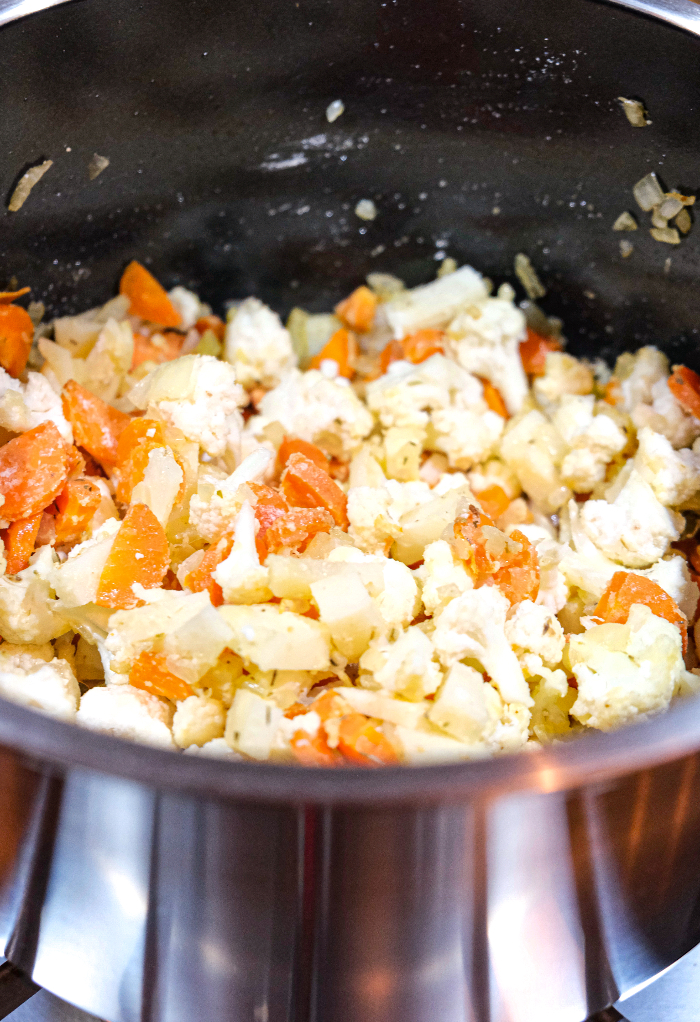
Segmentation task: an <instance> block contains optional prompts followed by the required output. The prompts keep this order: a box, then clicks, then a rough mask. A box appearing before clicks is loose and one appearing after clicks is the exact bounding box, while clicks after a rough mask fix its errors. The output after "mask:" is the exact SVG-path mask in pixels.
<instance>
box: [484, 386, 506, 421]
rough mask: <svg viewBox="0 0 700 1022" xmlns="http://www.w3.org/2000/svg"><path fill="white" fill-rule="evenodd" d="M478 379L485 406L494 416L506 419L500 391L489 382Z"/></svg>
mask: <svg viewBox="0 0 700 1022" xmlns="http://www.w3.org/2000/svg"><path fill="white" fill-rule="evenodd" d="M479 379H480V380H481V385H482V387H483V388H484V401H485V402H486V404H487V405H488V406H489V408H490V409H491V411H492V412H495V413H496V415H500V416H501V418H503V419H507V418H508V409H507V408H506V403H505V401H504V400H503V398H502V397H501V392H500V390H497V389H496V388H495V387H494V385H493V384H492V383H490V382H489V380H485V379H483V378H482V377H481V376H480V377H479Z"/></svg>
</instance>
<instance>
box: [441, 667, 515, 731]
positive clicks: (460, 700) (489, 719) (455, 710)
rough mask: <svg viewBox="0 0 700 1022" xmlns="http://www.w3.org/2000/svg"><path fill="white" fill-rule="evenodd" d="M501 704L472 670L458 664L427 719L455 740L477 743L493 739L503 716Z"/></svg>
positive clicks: (493, 692) (491, 687) (450, 673)
mask: <svg viewBox="0 0 700 1022" xmlns="http://www.w3.org/2000/svg"><path fill="white" fill-rule="evenodd" d="M500 710H501V700H500V697H499V695H498V693H497V692H496V690H495V689H494V688H493V686H491V685H489V684H488V682H485V681H484V679H483V677H482V675H481V674H479V672H478V671H475V670H474V668H473V667H467V666H465V665H464V664H461V663H456V664H453V666H452V667H451V668H450V671H449V674H448V675H447V678H446V679H445V683H444V685H443V686H442V688H441V689H440V691H439V693H438V695H437V696H436V698H435V701H434V703H433V705H432V707H431V709H430V710H429V711H428V718H429V720H431V721H432V722H433V724H437V726H438V727H441V728H442V729H443V730H444V731H447V733H448V734H450V735H452V736H453V738H458V739H459V740H460V741H462V742H478V741H483V739H485V738H488V737H490V735H491V734H492V733H493V730H494V725H495V723H496V721H497V720H498V718H499V716H500Z"/></svg>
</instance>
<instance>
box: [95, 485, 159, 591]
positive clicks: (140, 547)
mask: <svg viewBox="0 0 700 1022" xmlns="http://www.w3.org/2000/svg"><path fill="white" fill-rule="evenodd" d="M169 565H170V551H169V549H168V540H167V538H166V536H165V531H164V529H163V526H162V525H161V524H160V522H159V521H158V519H157V518H156V516H155V515H154V514H153V512H152V511H151V509H150V508H149V507H147V506H146V505H145V504H132V505H131V507H130V508H129V510H128V511H127V513H126V515H125V517H124V520H123V521H122V524H121V526H120V528H119V532H118V533H117V534H116V536H115V537H114V543H113V544H112V549H111V550H110V553H109V557H108V558H107V561H106V563H105V566H104V568H103V569H102V574H101V575H100V581H99V583H98V586H97V597H96V599H95V603H97V604H99V605H100V606H101V607H114V608H115V610H129V609H130V608H132V607H135V606H137V604H138V602H139V601H138V598H137V597H136V596H135V595H134V591H133V589H132V586H133V584H134V583H135V582H139V583H140V584H141V585H142V586H143V587H144V589H155V588H157V587H158V586H159V585H160V584H161V582H162V581H163V578H164V577H165V573H166V571H167V570H168V567H169Z"/></svg>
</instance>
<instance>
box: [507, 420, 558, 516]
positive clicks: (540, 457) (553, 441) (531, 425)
mask: <svg viewBox="0 0 700 1022" xmlns="http://www.w3.org/2000/svg"><path fill="white" fill-rule="evenodd" d="M566 452H567V446H566V444H565V443H564V440H563V439H562V437H561V435H560V433H559V431H558V430H557V429H555V427H554V426H553V425H552V424H551V423H550V422H548V421H547V419H546V418H545V417H544V415H543V414H542V413H541V412H538V411H531V412H528V413H527V414H526V415H524V416H523V417H522V418H521V419H517V420H515V421H514V422H513V423H512V424H511V425H509V427H508V429H507V430H506V432H505V433H504V435H503V438H502V440H501V456H502V458H503V460H504V461H505V463H506V464H507V465H508V467H509V468H510V469H511V470H512V471H513V472H514V473H515V475H516V476H517V478H518V480H519V482H520V485H521V486H522V488H523V490H524V491H525V493H526V494H527V495H528V497H530V498H531V499H532V500H533V501H534V502H535V504H536V505H537V506H538V507H539V508H541V509H542V511H544V512H546V513H547V514H551V513H552V512H554V511H558V510H559V508H560V507H561V506H562V504H565V503H566V501H567V500H568V499H569V497H570V496H571V491H570V490H569V488H568V487H567V486H565V485H564V483H563V481H562V478H561V474H560V472H559V465H561V462H562V459H563V458H564V456H565V455H566Z"/></svg>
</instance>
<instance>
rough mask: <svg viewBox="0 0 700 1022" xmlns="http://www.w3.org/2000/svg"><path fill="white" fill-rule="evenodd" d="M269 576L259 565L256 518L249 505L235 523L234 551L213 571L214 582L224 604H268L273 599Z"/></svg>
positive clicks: (243, 509)
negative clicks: (220, 589) (221, 593)
mask: <svg viewBox="0 0 700 1022" xmlns="http://www.w3.org/2000/svg"><path fill="white" fill-rule="evenodd" d="M269 576H270V572H269V570H268V569H267V568H263V567H261V565H260V558H259V557H258V551H257V549H256V546H255V514H254V512H253V509H252V507H251V506H250V504H249V502H248V501H247V500H246V501H244V502H243V507H242V508H241V510H240V511H239V513H238V518H237V519H236V531H235V533H234V541H233V547H232V548H231V553H230V554H229V555H228V557H227V558H226V559H225V560H224V561H222V562H221V564H219V565H218V566H217V568H216V570H215V571H214V580H215V581H216V582H218V583H219V585H220V586H221V588H222V590H223V594H224V602H225V603H265V601H266V600H269V599H271V597H272V592H271V591H270V589H269V587H268V582H269Z"/></svg>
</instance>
